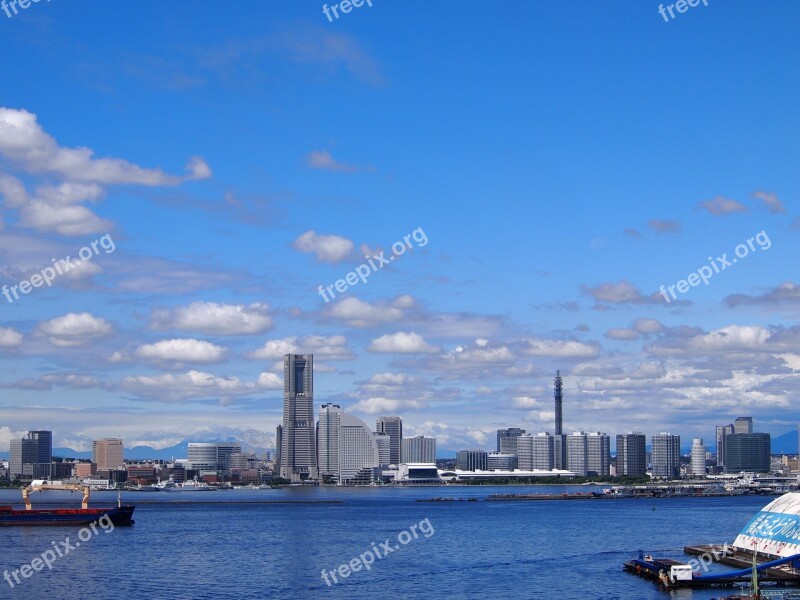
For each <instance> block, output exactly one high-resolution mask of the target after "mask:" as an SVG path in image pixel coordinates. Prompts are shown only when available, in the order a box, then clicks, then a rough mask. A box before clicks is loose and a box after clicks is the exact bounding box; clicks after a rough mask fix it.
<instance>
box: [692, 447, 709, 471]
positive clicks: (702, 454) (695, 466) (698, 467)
mask: <svg viewBox="0 0 800 600" xmlns="http://www.w3.org/2000/svg"><path fill="white" fill-rule="evenodd" d="M691 457H692V463H691V464H692V475H693V476H694V477H705V475H706V447H705V446H704V445H703V439H702V438H694V440H692V453H691Z"/></svg>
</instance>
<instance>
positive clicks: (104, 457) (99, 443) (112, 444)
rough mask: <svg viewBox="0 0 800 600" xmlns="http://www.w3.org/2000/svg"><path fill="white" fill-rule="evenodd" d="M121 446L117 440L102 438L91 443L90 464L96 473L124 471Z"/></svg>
mask: <svg viewBox="0 0 800 600" xmlns="http://www.w3.org/2000/svg"><path fill="white" fill-rule="evenodd" d="M123 454H124V450H123V445H122V440H121V439H119V438H104V439H102V440H94V441H93V442H92V462H93V463H94V464H95V469H96V470H97V471H111V470H114V469H124V468H125V461H124V460H123Z"/></svg>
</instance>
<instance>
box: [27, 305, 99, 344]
mask: <svg viewBox="0 0 800 600" xmlns="http://www.w3.org/2000/svg"><path fill="white" fill-rule="evenodd" d="M39 331H40V332H41V333H43V334H44V335H47V336H49V342H50V343H51V344H52V345H53V346H59V347H73V346H82V345H85V344H86V343H88V342H89V341H92V340H95V339H97V338H99V337H103V336H106V335H109V334H110V333H111V332H112V331H113V327H112V326H111V324H110V323H108V321H106V320H105V319H102V318H100V317H95V316H93V315H91V314H89V313H86V312H84V313H68V314H66V315H64V316H63V317H56V318H55V319H50V320H49V321H44V322H42V323H40V324H39Z"/></svg>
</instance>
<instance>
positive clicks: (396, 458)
mask: <svg viewBox="0 0 800 600" xmlns="http://www.w3.org/2000/svg"><path fill="white" fill-rule="evenodd" d="M375 431H376V432H377V433H381V434H384V435H388V436H389V438H390V451H389V464H391V465H399V464H400V463H401V462H402V461H403V457H402V456H401V452H402V450H403V419H401V418H400V417H380V418H378V421H377V422H376V423H375Z"/></svg>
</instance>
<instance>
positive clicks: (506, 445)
mask: <svg viewBox="0 0 800 600" xmlns="http://www.w3.org/2000/svg"><path fill="white" fill-rule="evenodd" d="M524 433H525V430H524V429H520V428H519V427H509V428H508V429H498V430H497V451H498V452H507V453H509V454H516V453H517V439H516V438H518V437H519V436H521V435H523V434H524Z"/></svg>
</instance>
